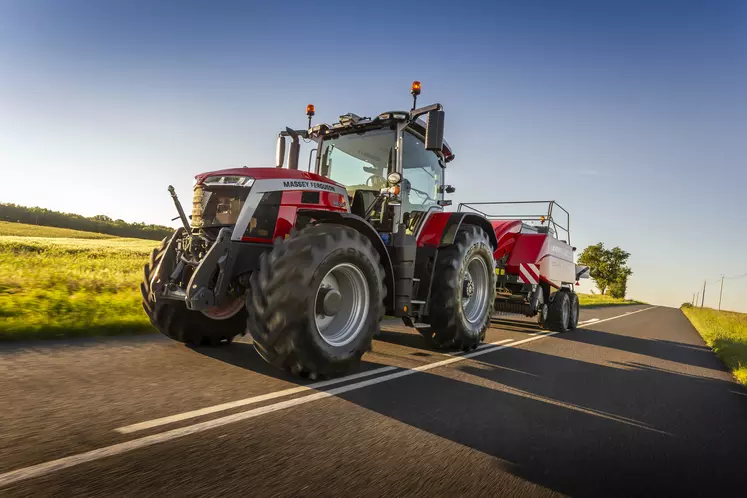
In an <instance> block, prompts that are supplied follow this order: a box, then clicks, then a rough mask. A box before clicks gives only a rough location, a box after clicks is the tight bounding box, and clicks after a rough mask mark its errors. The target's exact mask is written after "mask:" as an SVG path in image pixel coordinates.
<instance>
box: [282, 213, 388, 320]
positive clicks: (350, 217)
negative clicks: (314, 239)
mask: <svg viewBox="0 0 747 498" xmlns="http://www.w3.org/2000/svg"><path fill="white" fill-rule="evenodd" d="M312 219H314V220H316V221H319V222H322V223H335V224H338V225H344V226H347V227H350V228H353V229H355V230H357V231H359V232H360V233H362V234H363V235H365V236H366V237H367V238H368V240H370V241H371V244H372V245H373V247H374V249H375V250H376V252H377V253H378V254H379V259H380V260H381V264H382V266H383V267H384V286H385V287H386V291H387V297H386V300H385V307H386V309H387V310H393V309H394V297H395V292H394V269H393V268H392V260H391V258H390V257H389V252H388V251H387V250H386V246H385V245H384V242H383V241H382V240H381V236H380V235H379V232H377V231H376V229H375V228H374V227H373V226H371V224H370V223H369V222H367V221H366V220H364V219H363V218H361V217H360V216H357V215H355V214H351V213H345V212H335V211H323V210H316V209H299V210H298V212H297V217H296V228H298V229H301V228H303V227H304V226H306V225H307V224H309V222H310V221H311V220H312Z"/></svg>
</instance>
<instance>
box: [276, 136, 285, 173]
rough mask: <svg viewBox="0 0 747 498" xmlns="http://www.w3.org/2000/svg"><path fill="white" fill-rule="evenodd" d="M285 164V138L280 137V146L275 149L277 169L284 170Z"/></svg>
mask: <svg viewBox="0 0 747 498" xmlns="http://www.w3.org/2000/svg"><path fill="white" fill-rule="evenodd" d="M284 163H285V137H283V136H278V144H277V148H276V149H275V167H276V168H282V167H283V164H284Z"/></svg>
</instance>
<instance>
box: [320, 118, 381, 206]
mask: <svg viewBox="0 0 747 498" xmlns="http://www.w3.org/2000/svg"><path fill="white" fill-rule="evenodd" d="M394 143H395V133H394V131H393V130H375V131H369V132H366V133H365V134H357V133H351V134H348V135H341V136H339V137H337V138H333V139H331V140H325V141H324V142H323V143H322V148H321V149H322V153H321V156H320V161H319V164H320V168H319V172H320V174H321V175H323V176H326V177H327V178H329V179H331V180H334V181H336V182H337V183H340V184H342V185H344V186H345V187H346V188H347V191H348V194H349V195H351V196H352V195H354V194H355V191H356V190H377V191H378V190H380V189H382V188H383V187H386V177H387V175H388V174H389V173H390V172H391V168H392V165H393V163H394Z"/></svg>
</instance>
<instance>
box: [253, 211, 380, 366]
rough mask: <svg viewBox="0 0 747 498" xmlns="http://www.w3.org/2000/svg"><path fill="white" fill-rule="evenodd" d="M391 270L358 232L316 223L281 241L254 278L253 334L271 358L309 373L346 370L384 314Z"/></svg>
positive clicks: (258, 347) (367, 345)
mask: <svg viewBox="0 0 747 498" xmlns="http://www.w3.org/2000/svg"><path fill="white" fill-rule="evenodd" d="M383 281H384V267H383V266H382V265H381V263H380V261H379V256H378V253H377V252H376V251H375V249H374V248H373V246H372V245H371V242H370V241H369V240H368V239H367V238H366V237H365V236H363V235H362V234H361V233H360V232H358V231H357V230H354V229H352V228H349V227H346V226H342V225H335V224H321V225H315V226H311V227H308V228H305V229H303V230H301V231H300V232H298V233H294V234H293V235H292V236H291V237H290V238H287V239H285V240H279V241H277V242H276V243H275V246H274V247H273V249H272V251H271V252H270V253H269V254H263V255H262V256H261V259H260V269H259V271H257V272H254V274H252V277H251V295H250V297H249V298H248V302H249V303H251V304H248V305H247V308H248V309H249V314H248V315H249V318H248V321H247V332H248V333H249V334H251V336H252V338H253V339H254V347H255V349H256V350H257V352H258V353H259V354H260V356H262V357H263V358H264V359H265V360H266V361H267V362H269V363H271V364H273V365H275V366H278V367H280V368H283V369H285V370H288V371H290V372H291V373H293V374H295V375H301V376H305V377H310V378H317V377H328V376H332V375H337V374H341V373H344V372H346V371H347V370H349V369H350V368H352V367H355V366H357V365H358V364H359V363H360V359H361V356H363V353H365V352H366V351H368V350H370V349H371V341H372V340H373V336H374V334H375V333H377V332H378V329H379V322H380V321H381V318H382V317H383V315H384V296H385V290H384V284H383Z"/></svg>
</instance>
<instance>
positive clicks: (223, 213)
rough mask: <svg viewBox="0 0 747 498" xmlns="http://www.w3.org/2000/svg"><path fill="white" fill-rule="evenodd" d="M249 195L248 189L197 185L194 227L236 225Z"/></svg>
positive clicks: (193, 212)
mask: <svg viewBox="0 0 747 498" xmlns="http://www.w3.org/2000/svg"><path fill="white" fill-rule="evenodd" d="M248 194H249V189H248V188H247V187H233V186H210V187H205V186H204V185H197V186H196V187H195V189H194V195H193V197H192V227H193V228H208V227H220V226H231V225H235V224H236V220H238V218H239V214H240V213H241V209H242V208H243V207H244V201H246V197H247V195H248Z"/></svg>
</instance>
